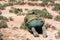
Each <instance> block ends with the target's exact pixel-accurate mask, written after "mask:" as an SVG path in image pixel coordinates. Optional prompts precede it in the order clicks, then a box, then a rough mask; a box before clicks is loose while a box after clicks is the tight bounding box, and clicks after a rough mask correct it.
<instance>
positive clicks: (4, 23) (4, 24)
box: [0, 21, 8, 28]
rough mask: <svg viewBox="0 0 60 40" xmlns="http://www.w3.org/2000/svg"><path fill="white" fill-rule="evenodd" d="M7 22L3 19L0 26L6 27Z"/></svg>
mask: <svg viewBox="0 0 60 40" xmlns="http://www.w3.org/2000/svg"><path fill="white" fill-rule="evenodd" d="M7 27H8V26H7V23H6V22H5V21H1V22H0V28H7Z"/></svg>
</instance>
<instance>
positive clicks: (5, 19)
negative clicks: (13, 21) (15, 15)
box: [0, 16, 8, 21]
mask: <svg viewBox="0 0 60 40" xmlns="http://www.w3.org/2000/svg"><path fill="white" fill-rule="evenodd" d="M0 20H4V21H8V19H7V18H6V17H4V16H0Z"/></svg>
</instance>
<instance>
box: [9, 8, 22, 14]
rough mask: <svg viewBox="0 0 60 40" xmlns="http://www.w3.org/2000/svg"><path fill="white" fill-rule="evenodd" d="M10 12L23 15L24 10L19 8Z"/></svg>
mask: <svg viewBox="0 0 60 40" xmlns="http://www.w3.org/2000/svg"><path fill="white" fill-rule="evenodd" d="M9 12H10V13H15V14H17V15H18V14H19V15H20V14H21V12H23V10H22V9H19V8H14V9H11V10H9Z"/></svg>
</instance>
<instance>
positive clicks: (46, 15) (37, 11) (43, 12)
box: [29, 9, 53, 19]
mask: <svg viewBox="0 0 60 40" xmlns="http://www.w3.org/2000/svg"><path fill="white" fill-rule="evenodd" d="M32 11H33V14H40V15H41V16H42V17H44V18H49V19H52V17H53V16H52V15H51V14H50V13H49V12H48V11H47V10H46V9H43V10H38V9H34V10H32ZM29 14H32V13H29Z"/></svg>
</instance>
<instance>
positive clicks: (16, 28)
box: [0, 5, 60, 40]
mask: <svg viewBox="0 0 60 40" xmlns="http://www.w3.org/2000/svg"><path fill="white" fill-rule="evenodd" d="M13 7H15V8H22V9H23V12H27V11H26V10H25V9H29V10H32V9H40V10H42V9H44V8H46V9H47V10H48V12H49V13H51V14H52V15H53V16H54V17H55V16H56V15H59V14H58V13H57V12H56V11H52V10H51V9H52V8H51V7H48V8H47V7H41V6H28V5H23V6H22V5H14V6H13ZM10 8H11V7H6V9H5V10H3V11H2V15H3V16H5V17H7V18H9V17H12V18H13V20H14V21H9V22H7V24H8V27H9V28H5V29H3V28H2V29H0V31H1V32H2V33H3V39H4V40H60V39H56V38H55V33H56V32H57V30H59V29H60V22H58V21H55V20H53V19H45V22H46V23H49V24H51V25H52V26H55V27H56V30H53V29H51V28H50V29H47V30H46V32H47V35H48V37H47V38H43V35H42V34H40V35H39V36H40V37H34V36H33V35H32V34H30V33H29V32H28V31H27V30H23V29H20V26H21V24H22V23H23V22H24V17H25V16H23V15H20V16H17V15H16V14H14V13H9V9H10Z"/></svg>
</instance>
